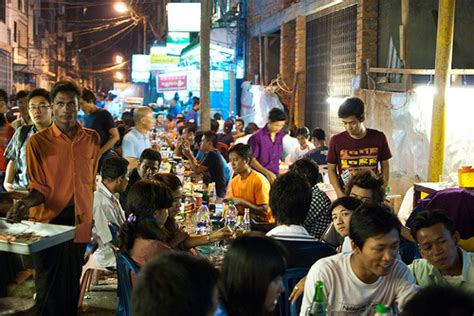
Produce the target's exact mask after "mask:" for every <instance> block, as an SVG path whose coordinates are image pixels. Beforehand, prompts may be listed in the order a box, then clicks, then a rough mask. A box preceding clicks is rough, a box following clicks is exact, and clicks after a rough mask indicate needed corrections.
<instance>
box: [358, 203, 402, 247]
mask: <svg viewBox="0 0 474 316" xmlns="http://www.w3.org/2000/svg"><path fill="white" fill-rule="evenodd" d="M393 229H395V230H396V231H397V232H398V234H400V229H401V224H400V221H399V220H398V218H397V216H395V214H393V212H392V209H391V208H390V207H389V206H388V205H385V204H375V203H362V205H361V206H360V207H358V208H357V209H356V210H355V211H354V212H353V213H352V217H351V223H350V226H349V237H350V238H351V239H352V241H353V242H354V243H355V244H356V246H357V247H358V248H359V249H361V250H362V247H363V246H364V244H365V241H366V240H367V239H369V238H371V237H377V236H380V235H384V234H388V233H390V232H391V231H392V230H393Z"/></svg>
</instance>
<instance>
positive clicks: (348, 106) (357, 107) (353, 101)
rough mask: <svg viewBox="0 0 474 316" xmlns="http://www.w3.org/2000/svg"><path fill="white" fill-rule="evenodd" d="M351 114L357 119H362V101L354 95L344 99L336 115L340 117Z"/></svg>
mask: <svg viewBox="0 0 474 316" xmlns="http://www.w3.org/2000/svg"><path fill="white" fill-rule="evenodd" d="M353 115H354V116H355V117H356V118H357V119H358V120H359V121H363V120H364V102H363V101H362V100H361V99H359V98H356V97H352V98H348V99H346V100H345V101H344V102H343V103H342V104H341V106H340V107H339V110H338V111H337V116H338V117H339V118H341V119H342V118H346V117H349V116H353Z"/></svg>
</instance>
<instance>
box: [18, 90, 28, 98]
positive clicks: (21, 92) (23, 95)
mask: <svg viewBox="0 0 474 316" xmlns="http://www.w3.org/2000/svg"><path fill="white" fill-rule="evenodd" d="M27 96H28V92H27V91H25V90H20V91H18V93H17V94H16V96H15V100H17V101H18V99H21V98H26V97H27Z"/></svg>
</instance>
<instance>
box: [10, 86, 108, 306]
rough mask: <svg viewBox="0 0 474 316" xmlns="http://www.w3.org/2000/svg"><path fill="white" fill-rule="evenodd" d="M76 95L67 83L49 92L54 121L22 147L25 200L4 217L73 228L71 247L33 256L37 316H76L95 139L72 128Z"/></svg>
mask: <svg viewBox="0 0 474 316" xmlns="http://www.w3.org/2000/svg"><path fill="white" fill-rule="evenodd" d="M79 98H80V91H79V89H78V87H77V86H76V84H75V83H74V82H72V81H66V80H65V81H59V82H57V83H56V84H55V85H54V86H53V88H52V90H51V100H52V101H53V107H52V111H53V113H54V117H55V121H54V123H53V124H52V125H51V126H50V127H48V128H47V129H45V130H43V131H41V132H39V133H37V134H35V135H33V136H31V138H30V140H29V141H28V143H27V145H26V163H27V171H28V179H29V186H28V189H29V193H28V196H26V197H24V198H22V199H21V200H19V201H18V202H17V203H16V204H15V205H14V206H13V207H12V208H11V209H10V212H9V213H8V214H7V218H8V219H9V220H13V221H18V220H20V219H21V218H22V213H24V212H25V211H27V210H29V217H30V218H34V219H35V220H36V221H38V222H42V223H50V224H58V225H68V226H73V225H74V226H75V227H76V235H75V238H74V241H72V240H70V241H67V242H64V243H62V244H59V245H57V246H54V247H51V248H48V249H45V250H42V251H40V252H37V253H34V254H33V256H32V257H33V265H34V268H35V271H36V273H35V287H36V307H37V311H38V313H37V314H38V315H75V314H76V312H77V302H78V298H79V292H80V286H79V279H80V276H81V271H82V263H83V260H84V252H85V249H86V243H87V242H89V241H90V239H91V231H92V204H93V193H94V186H95V177H96V170H97V164H98V161H99V150H100V139H99V135H98V134H97V132H96V131H94V130H90V129H86V128H83V127H82V126H81V125H80V124H79V123H78V122H77V112H78V111H79Z"/></svg>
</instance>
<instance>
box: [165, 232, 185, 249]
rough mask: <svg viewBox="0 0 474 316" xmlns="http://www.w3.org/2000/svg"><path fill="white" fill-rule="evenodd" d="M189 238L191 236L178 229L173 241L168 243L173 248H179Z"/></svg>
mask: <svg viewBox="0 0 474 316" xmlns="http://www.w3.org/2000/svg"><path fill="white" fill-rule="evenodd" d="M188 237H189V234H188V233H187V232H186V231H184V230H182V229H178V230H177V231H176V232H175V234H174V237H173V239H172V240H171V241H170V242H169V243H168V244H169V245H170V247H171V248H176V247H178V245H179V244H181V243H182V242H183V241H185V240H186V239H187V238H188Z"/></svg>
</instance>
